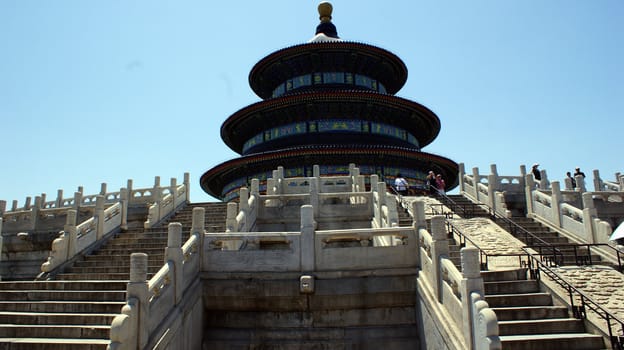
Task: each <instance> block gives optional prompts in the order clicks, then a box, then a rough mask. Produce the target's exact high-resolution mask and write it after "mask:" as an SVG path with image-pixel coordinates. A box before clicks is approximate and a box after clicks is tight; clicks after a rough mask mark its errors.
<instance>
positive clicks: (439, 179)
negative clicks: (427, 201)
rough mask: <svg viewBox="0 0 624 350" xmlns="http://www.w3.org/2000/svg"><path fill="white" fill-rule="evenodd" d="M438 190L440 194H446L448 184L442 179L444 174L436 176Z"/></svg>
mask: <svg viewBox="0 0 624 350" xmlns="http://www.w3.org/2000/svg"><path fill="white" fill-rule="evenodd" d="M436 188H437V190H438V193H440V194H444V189H445V188H446V183H445V182H444V179H443V178H442V174H438V175H436Z"/></svg>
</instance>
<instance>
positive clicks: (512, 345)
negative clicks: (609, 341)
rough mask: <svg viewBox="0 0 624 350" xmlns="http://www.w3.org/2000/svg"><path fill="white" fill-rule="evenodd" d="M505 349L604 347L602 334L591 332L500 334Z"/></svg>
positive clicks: (545, 349) (557, 349) (583, 349)
mask: <svg viewBox="0 0 624 350" xmlns="http://www.w3.org/2000/svg"><path fill="white" fill-rule="evenodd" d="M500 340H501V343H502V347H503V349H505V350H525V349H540V350H561V349H566V350H594V349H596V350H597V349H604V348H605V345H604V340H603V339H602V337H601V336H599V335H595V334H589V333H568V334H539V335H536V334H532V335H503V336H500Z"/></svg>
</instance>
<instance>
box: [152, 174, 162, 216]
mask: <svg viewBox="0 0 624 350" xmlns="http://www.w3.org/2000/svg"><path fill="white" fill-rule="evenodd" d="M152 201H153V202H154V204H153V205H154V206H156V217H154V218H151V219H150V220H151V221H152V222H150V225H151V226H153V225H155V224H156V223H157V222H159V221H160V219H161V218H162V188H161V187H160V176H155V177H154V187H153V188H152Z"/></svg>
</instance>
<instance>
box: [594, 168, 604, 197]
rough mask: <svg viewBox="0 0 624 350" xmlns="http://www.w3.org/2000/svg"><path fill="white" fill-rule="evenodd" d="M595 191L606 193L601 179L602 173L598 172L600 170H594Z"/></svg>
mask: <svg viewBox="0 0 624 350" xmlns="http://www.w3.org/2000/svg"><path fill="white" fill-rule="evenodd" d="M594 191H596V192H600V191H604V186H603V183H602V180H601V179H600V171H598V169H594Z"/></svg>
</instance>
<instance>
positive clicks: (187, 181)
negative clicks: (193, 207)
mask: <svg viewBox="0 0 624 350" xmlns="http://www.w3.org/2000/svg"><path fill="white" fill-rule="evenodd" d="M184 190H185V193H186V198H185V200H186V201H187V202H190V201H191V174H190V173H188V172H187V173H184Z"/></svg>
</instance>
